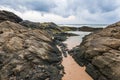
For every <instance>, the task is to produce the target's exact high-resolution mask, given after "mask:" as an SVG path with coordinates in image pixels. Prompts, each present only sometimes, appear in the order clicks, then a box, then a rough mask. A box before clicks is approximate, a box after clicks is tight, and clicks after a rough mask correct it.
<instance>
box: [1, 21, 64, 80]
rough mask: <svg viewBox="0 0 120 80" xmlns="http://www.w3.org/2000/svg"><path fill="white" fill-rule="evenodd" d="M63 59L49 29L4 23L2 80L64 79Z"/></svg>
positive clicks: (2, 30) (2, 28)
mask: <svg viewBox="0 0 120 80" xmlns="http://www.w3.org/2000/svg"><path fill="white" fill-rule="evenodd" d="M61 61H62V57H61V53H60V51H59V50H58V48H57V47H56V45H55V44H54V42H53V41H52V39H51V36H49V34H48V33H46V32H45V31H42V30H39V29H29V28H26V27H24V26H21V25H19V24H17V23H13V22H10V21H5V22H1V23H0V80H61V78H62V74H63V67H62V65H61Z"/></svg>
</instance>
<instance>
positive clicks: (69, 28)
mask: <svg viewBox="0 0 120 80" xmlns="http://www.w3.org/2000/svg"><path fill="white" fill-rule="evenodd" d="M60 28H61V30H62V31H63V32H66V31H77V30H78V28H77V27H69V26H60Z"/></svg>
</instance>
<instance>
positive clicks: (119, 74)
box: [74, 22, 120, 80]
mask: <svg viewBox="0 0 120 80" xmlns="http://www.w3.org/2000/svg"><path fill="white" fill-rule="evenodd" d="M78 49H79V51H78V52H77V54H75V55H74V59H75V60H76V61H77V62H78V63H79V64H80V65H82V66H84V65H85V66H86V71H87V72H88V73H89V74H90V75H91V76H92V77H93V78H94V80H120V22H118V23H115V24H112V25H110V26H108V27H107V28H105V29H103V30H101V31H97V32H94V33H91V34H90V35H87V36H85V37H84V38H83V41H82V43H81V45H80V46H79V48H77V50H78Z"/></svg>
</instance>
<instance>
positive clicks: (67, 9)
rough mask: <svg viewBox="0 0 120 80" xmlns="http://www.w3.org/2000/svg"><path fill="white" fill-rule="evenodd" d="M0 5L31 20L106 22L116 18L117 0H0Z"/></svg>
mask: <svg viewBox="0 0 120 80" xmlns="http://www.w3.org/2000/svg"><path fill="white" fill-rule="evenodd" d="M0 9H1V10H8V11H12V12H14V13H15V14H17V15H18V16H20V17H22V18H23V19H24V20H30V21H34V22H55V23H57V24H87V23H89V24H93V23H94V24H100V23H104V24H106V23H107V24H109V23H114V22H116V21H119V20H120V0H0Z"/></svg>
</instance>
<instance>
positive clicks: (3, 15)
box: [0, 10, 22, 23]
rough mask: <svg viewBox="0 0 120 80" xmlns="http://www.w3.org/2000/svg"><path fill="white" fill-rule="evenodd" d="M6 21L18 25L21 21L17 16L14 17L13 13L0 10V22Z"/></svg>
mask: <svg viewBox="0 0 120 80" xmlns="http://www.w3.org/2000/svg"><path fill="white" fill-rule="evenodd" d="M7 20H8V21H11V22H15V23H19V22H21V21H22V19H21V18H20V17H18V16H17V15H15V14H14V13H12V12H8V11H4V10H0V22H3V21H7Z"/></svg>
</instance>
